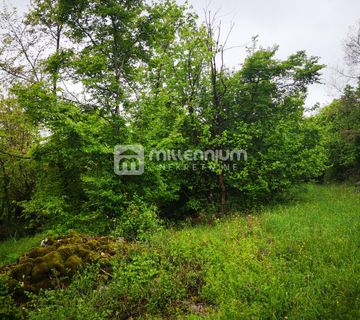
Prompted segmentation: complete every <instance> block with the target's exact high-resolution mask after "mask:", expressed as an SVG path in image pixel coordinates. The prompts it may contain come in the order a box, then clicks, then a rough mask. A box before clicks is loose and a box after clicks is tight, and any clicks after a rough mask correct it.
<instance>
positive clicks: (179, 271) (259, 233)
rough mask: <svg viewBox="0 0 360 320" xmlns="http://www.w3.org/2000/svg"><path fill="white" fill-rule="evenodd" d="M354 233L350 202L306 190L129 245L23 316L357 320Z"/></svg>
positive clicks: (352, 197)
mask: <svg viewBox="0 0 360 320" xmlns="http://www.w3.org/2000/svg"><path fill="white" fill-rule="evenodd" d="M359 230H360V195H359V194H357V193H355V191H354V190H353V189H352V188H351V187H348V186H342V185H331V186H318V185H308V186H306V188H304V191H303V192H302V193H301V194H299V197H298V200H297V201H295V202H293V203H291V204H287V205H278V206H276V207H271V208H268V209H267V210H265V211H264V212H262V213H260V214H257V215H246V216H242V215H241V214H238V215H235V216H233V217H230V218H226V219H221V220H219V221H217V222H215V223H214V225H211V226H209V225H198V226H195V227H187V228H184V229H182V230H164V231H162V232H161V233H158V234H156V235H154V236H153V237H152V238H151V239H150V240H149V241H147V242H146V243H133V244H131V245H129V247H128V248H127V251H126V254H124V253H123V254H122V255H120V256H119V258H118V260H117V261H115V262H114V270H113V275H112V279H110V280H107V281H103V282H101V283H100V282H99V280H96V281H97V282H95V283H94V282H93V283H92V284H91V285H87V286H84V285H81V287H79V285H78V283H82V282H86V281H87V280H86V279H89V278H91V277H89V276H88V275H86V274H85V275H83V276H81V275H80V276H79V278H78V280H76V281H77V282H76V281H75V282H74V283H73V285H72V286H70V287H69V288H68V289H65V290H62V291H58V292H57V293H56V294H55V293H51V292H48V293H44V294H42V295H40V296H39V297H37V298H35V299H34V301H33V308H32V309H31V310H30V313H29V315H30V318H31V319H50V318H57V319H62V318H64V319H65V318H71V319H80V318H81V317H88V318H89V319H121V318H126V317H132V318H134V319H135V318H139V319H145V318H146V319H159V318H160V319H169V318H182V319H184V318H186V319H200V318H201V319H202V318H207V319H360V313H359V310H360V298H359V297H360V252H359V245H360V234H359ZM92 279H94V278H93V277H92ZM95 279H96V278H95ZM84 287H87V288H88V289H87V290H85V291H84ZM64 305H66V308H64V307H63V306H64ZM79 308H80V309H81V310H80V309H79ZM89 310H90V311H89ZM65 313H66V314H65ZM80 315H81V316H80Z"/></svg>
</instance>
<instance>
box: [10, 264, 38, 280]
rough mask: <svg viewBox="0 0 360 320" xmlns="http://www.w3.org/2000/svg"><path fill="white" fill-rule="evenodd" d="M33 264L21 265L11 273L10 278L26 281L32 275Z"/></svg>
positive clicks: (15, 267)
mask: <svg viewBox="0 0 360 320" xmlns="http://www.w3.org/2000/svg"><path fill="white" fill-rule="evenodd" d="M32 269H33V264H32V263H31V262H24V263H19V264H18V265H16V266H14V268H12V269H11V271H10V276H11V277H13V278H15V279H24V278H25V277H27V276H28V275H30V274H31V271H32Z"/></svg>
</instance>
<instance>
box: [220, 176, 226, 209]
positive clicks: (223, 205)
mask: <svg viewBox="0 0 360 320" xmlns="http://www.w3.org/2000/svg"><path fill="white" fill-rule="evenodd" d="M219 187H220V213H221V214H224V213H225V211H226V186H225V179H224V174H223V173H221V174H220V175H219Z"/></svg>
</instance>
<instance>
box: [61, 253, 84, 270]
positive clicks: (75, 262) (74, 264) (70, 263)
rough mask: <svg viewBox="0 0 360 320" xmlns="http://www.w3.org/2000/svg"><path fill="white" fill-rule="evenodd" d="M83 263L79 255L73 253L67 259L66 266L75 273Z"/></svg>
mask: <svg viewBox="0 0 360 320" xmlns="http://www.w3.org/2000/svg"><path fill="white" fill-rule="evenodd" d="M81 265H82V260H81V258H80V257H78V256H77V255H72V256H70V257H69V258H67V260H66V261H65V268H66V269H68V270H69V271H70V273H72V274H74V273H75V272H76V270H77V269H78V268H79V267H80V266H81Z"/></svg>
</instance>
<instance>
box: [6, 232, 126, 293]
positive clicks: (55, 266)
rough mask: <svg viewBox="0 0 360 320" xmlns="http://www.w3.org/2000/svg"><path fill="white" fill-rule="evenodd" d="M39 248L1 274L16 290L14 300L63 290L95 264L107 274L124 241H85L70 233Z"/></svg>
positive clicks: (122, 249)
mask: <svg viewBox="0 0 360 320" xmlns="http://www.w3.org/2000/svg"><path fill="white" fill-rule="evenodd" d="M41 245H42V246H39V247H36V248H34V249H32V250H30V251H29V252H27V253H25V254H24V255H23V256H22V257H21V258H20V259H19V261H18V263H16V264H13V265H9V266H6V267H4V268H2V269H1V271H0V272H2V273H5V274H6V275H7V276H8V277H9V279H10V280H11V281H12V285H13V286H14V287H17V289H16V290H17V291H16V294H17V296H18V297H21V299H22V298H23V297H26V294H25V293H24V291H31V292H34V293H37V292H39V290H40V289H49V288H57V287H64V286H66V285H67V284H68V283H69V281H70V280H71V277H72V276H73V275H74V274H75V273H76V272H77V271H78V270H79V268H81V267H82V266H84V265H87V264H91V263H99V264H100V265H101V266H102V267H104V269H106V270H108V271H109V272H110V271H111V258H112V257H113V256H114V255H115V254H116V253H120V254H124V252H125V251H126V248H125V247H126V246H125V242H124V241H120V242H119V241H117V239H116V238H112V237H87V236H84V235H79V234H75V233H72V234H70V235H68V236H65V237H60V238H57V239H51V240H49V239H48V240H47V241H44V240H43V241H42V243H41Z"/></svg>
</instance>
